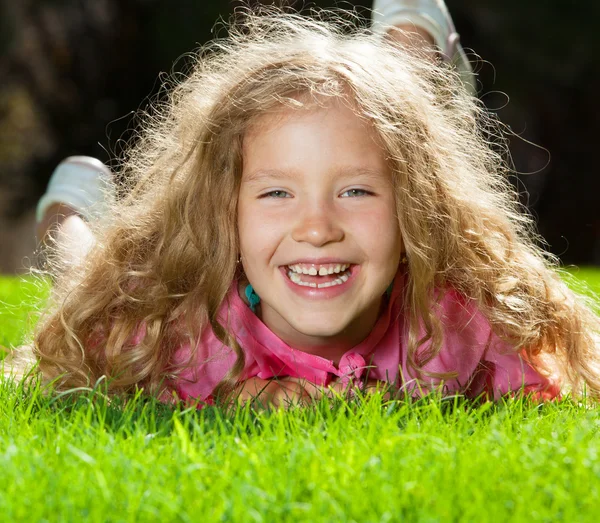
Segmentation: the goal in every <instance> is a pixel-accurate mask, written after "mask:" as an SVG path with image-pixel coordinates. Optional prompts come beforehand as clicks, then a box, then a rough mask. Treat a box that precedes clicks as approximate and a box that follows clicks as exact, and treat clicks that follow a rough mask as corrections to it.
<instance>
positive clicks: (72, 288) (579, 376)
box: [34, 13, 600, 404]
mask: <svg viewBox="0 0 600 523" xmlns="http://www.w3.org/2000/svg"><path fill="white" fill-rule="evenodd" d="M347 31H348V24H347V23H344V22H343V21H342V22H339V21H338V22H335V23H334V22H326V21H311V20H309V19H304V18H301V17H298V16H294V15H290V14H281V13H275V14H270V15H269V14H267V15H264V14H263V15H262V16H254V15H250V16H249V17H248V18H247V19H246V20H245V23H244V25H243V26H242V27H237V28H236V27H234V28H232V30H231V36H230V38H229V39H228V40H224V41H216V42H213V43H212V44H210V45H209V46H207V47H206V48H205V49H204V51H203V52H202V54H201V55H199V57H198V61H197V63H196V66H195V67H194V69H193V71H192V72H191V74H190V75H189V77H188V78H187V79H186V80H185V81H183V82H182V83H180V84H179V85H177V86H175V87H174V88H173V90H172V92H171V95H170V100H169V103H168V104H167V105H166V106H161V107H160V111H158V109H157V111H156V112H154V113H151V114H150V115H149V116H148V117H147V118H146V122H145V125H144V127H143V129H142V131H141V132H140V136H139V140H138V141H137V143H136V145H135V146H134V147H133V148H132V150H131V151H130V153H129V155H128V157H127V159H126V161H125V163H124V165H123V173H124V175H125V176H124V179H126V180H128V181H129V182H130V183H131V187H124V188H121V189H122V193H123V194H125V196H124V197H123V198H122V199H121V200H120V201H116V202H114V203H113V208H112V211H111V212H110V213H109V215H108V218H106V219H104V220H101V221H99V222H97V223H95V224H92V225H91V226H92V227H93V228H94V229H95V230H94V237H95V238H96V239H97V240H96V244H95V245H94V246H93V247H92V248H91V251H90V252H89V254H87V255H86V256H85V258H84V259H83V260H82V261H81V262H80V263H71V264H69V265H68V266H67V267H64V268H62V269H61V271H60V272H58V273H57V275H56V290H55V296H54V298H53V302H54V307H53V308H52V309H51V310H50V311H49V313H48V314H47V316H46V317H45V318H43V320H42V321H41V322H40V324H39V328H38V332H37V335H36V337H35V343H34V352H35V355H36V356H37V359H38V360H39V369H40V371H41V373H42V375H43V376H44V378H46V379H48V380H52V379H56V380H57V381H56V383H57V385H58V386H59V387H62V388H69V387H78V386H86V385H90V384H93V383H95V382H96V381H97V380H98V379H100V378H101V377H102V376H106V377H107V383H108V386H109V387H110V390H112V391H114V392H127V391H130V390H132V389H134V388H136V387H143V388H144V389H145V390H147V391H148V392H151V393H158V394H162V396H163V397H171V398H172V397H175V398H180V399H184V400H197V401H199V402H212V401H214V400H216V399H218V398H226V397H231V395H234V396H235V397H239V398H241V399H242V400H246V399H249V398H251V397H255V396H260V397H261V398H263V399H264V400H265V401H269V402H272V403H275V404H278V403H281V402H282V401H283V400H284V399H287V400H302V399H309V398H316V397H318V396H319V395H320V394H323V393H324V392H326V391H328V390H331V389H333V390H336V391H338V392H344V391H348V390H353V389H354V388H355V387H358V388H361V387H364V386H365V385H366V386H369V387H371V386H378V385H379V383H382V384H392V385H394V386H395V387H397V388H399V389H400V390H401V391H403V392H404V393H407V394H410V395H421V394H424V393H426V392H428V391H432V390H438V389H440V388H441V389H442V391H443V392H445V393H448V394H454V393H460V394H465V395H467V396H468V397H476V396H479V395H482V394H484V395H487V396H488V397H490V398H498V397H500V396H502V395H504V394H508V393H519V392H524V393H533V394H535V395H537V396H538V397H540V398H553V397H556V396H557V395H558V394H559V393H560V391H561V389H569V390H572V391H574V392H577V393H578V392H580V391H581V390H582V387H583V386H584V385H586V386H587V390H588V393H590V394H592V395H597V394H598V393H600V377H599V375H598V370H597V369H598V345H597V339H598V338H597V336H598V332H599V320H598V317H597V316H595V314H594V313H593V312H592V310H591V309H590V308H589V307H588V306H586V304H585V303H584V299H583V298H582V297H580V296H577V295H575V294H574V293H573V292H571V291H570V290H569V289H568V288H567V287H566V286H565V284H564V283H563V282H562V281H561V279H560V278H559V277H558V275H557V274H556V272H555V271H554V270H553V267H552V266H553V263H554V261H553V260H550V259H549V257H548V256H547V255H545V254H544V253H543V252H541V251H540V250H539V249H538V248H537V247H536V246H535V244H534V241H533V239H534V238H535V235H534V233H533V232H532V226H531V222H530V219H529V218H528V217H526V216H524V215H523V214H521V213H520V212H519V208H518V204H517V198H516V195H515V193H514V190H513V189H512V188H511V187H510V185H509V183H508V182H507V180H506V176H507V174H508V173H509V169H508V168H507V166H506V164H505V163H504V162H503V161H502V159H501V157H500V156H499V155H498V153H497V150H498V146H497V144H496V146H495V147H492V146H491V145H490V144H489V140H490V139H491V138H492V137H493V136H494V135H493V129H492V128H491V127H490V126H489V125H488V124H489V121H488V120H487V119H486V117H485V114H484V112H483V110H482V109H481V108H480V106H479V105H478V103H477V102H476V100H475V99H474V98H472V97H471V96H470V95H469V94H468V93H467V91H466V90H465V88H464V86H463V85H462V84H461V82H460V80H459V78H458V76H457V75H455V74H453V73H452V72H451V71H450V70H449V69H447V68H444V67H441V66H438V65H436V64H435V63H434V62H433V61H431V60H428V59H418V58H417V57H415V56H414V53H407V52H405V51H403V50H402V49H401V48H399V47H397V46H394V45H392V44H390V43H386V42H385V41H383V40H382V39H381V38H380V37H379V36H377V35H372V34H369V32H368V31H365V30H358V31H355V32H353V33H352V34H346V33H347ZM69 219H70V220H75V221H76V227H79V230H80V233H81V234H83V235H84V236H85V235H86V234H90V233H88V232H85V231H87V226H85V225H84V222H82V221H81V220H80V218H78V217H76V216H71V217H70V218H69Z"/></svg>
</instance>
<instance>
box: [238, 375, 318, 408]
mask: <svg viewBox="0 0 600 523" xmlns="http://www.w3.org/2000/svg"><path fill="white" fill-rule="evenodd" d="M323 390H324V389H323V388H322V387H318V386H317V385H315V384H314V383H310V382H309V381H306V380H305V379H301V378H291V377H285V378H273V379H270V380H263V379H260V378H250V379H247V380H246V381H244V382H242V383H240V384H239V385H238V386H237V387H236V389H235V390H234V392H233V394H232V399H233V400H235V401H237V402H238V403H241V404H242V405H243V404H245V403H247V402H248V401H256V402H258V404H259V405H261V406H264V407H266V406H267V405H271V406H273V407H279V406H283V407H285V408H288V407H291V406H294V405H307V404H309V403H311V402H312V401H316V400H318V399H319V398H320V397H321V396H322V394H323Z"/></svg>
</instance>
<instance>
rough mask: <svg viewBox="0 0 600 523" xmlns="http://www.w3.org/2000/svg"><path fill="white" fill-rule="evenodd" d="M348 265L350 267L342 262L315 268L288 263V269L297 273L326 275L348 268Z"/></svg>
mask: <svg viewBox="0 0 600 523" xmlns="http://www.w3.org/2000/svg"><path fill="white" fill-rule="evenodd" d="M348 267H350V265H349V264H347V263H344V264H339V263H338V264H335V265H328V266H324V265H321V266H319V267H318V268H317V266H315V265H313V266H311V267H301V266H300V265H288V269H289V270H290V271H293V272H296V273H298V274H308V275H310V276H316V275H317V274H318V275H320V276H326V275H327V274H333V273H334V272H335V273H339V272H344V271H345V270H347V269H348Z"/></svg>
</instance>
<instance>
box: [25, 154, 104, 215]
mask: <svg viewBox="0 0 600 523" xmlns="http://www.w3.org/2000/svg"><path fill="white" fill-rule="evenodd" d="M114 197H115V188H114V183H113V180H112V173H111V172H110V169H109V168H108V167H107V166H106V165H104V164H103V163H102V162H101V161H100V160H98V159H96V158H92V157H90V156H69V157H68V158H65V159H64V160H63V161H62V162H60V163H59V164H58V166H57V167H56V169H54V172H53V173H52V176H51V177H50V181H49V182H48V188H47V189H46V193H45V194H44V195H43V196H42V197H41V198H40V201H39V202H38V205H37V210H36V218H37V221H38V223H39V222H41V221H42V219H43V218H44V215H45V214H46V211H47V210H48V208H49V207H50V206H51V205H54V204H57V203H62V204H64V205H67V206H69V207H71V208H72V209H73V210H75V211H77V213H78V214H80V215H81V216H82V217H83V218H84V219H85V220H87V221H92V220H95V219H97V218H99V217H100V216H102V215H104V214H106V212H107V210H108V202H109V201H110V200H111V199H114Z"/></svg>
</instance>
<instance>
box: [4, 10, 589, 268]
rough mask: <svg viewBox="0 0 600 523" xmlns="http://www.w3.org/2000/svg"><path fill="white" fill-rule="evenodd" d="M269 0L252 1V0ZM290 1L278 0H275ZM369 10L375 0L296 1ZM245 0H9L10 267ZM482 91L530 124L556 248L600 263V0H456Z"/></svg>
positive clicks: (530, 176) (539, 187) (515, 119)
mask: <svg viewBox="0 0 600 523" xmlns="http://www.w3.org/2000/svg"><path fill="white" fill-rule="evenodd" d="M254 3H258V2H256V1H254V2H252V1H246V4H254ZM262 3H265V4H267V3H268V4H271V3H273V2H266V1H265V2H262ZM275 3H277V2H275ZM285 3H286V5H290V4H291V5H293V6H294V7H297V8H299V9H301V8H302V7H303V6H304V7H306V6H310V5H312V6H319V7H334V6H337V7H352V6H356V7H357V8H358V9H360V10H362V12H363V13H364V14H365V16H367V15H368V13H366V11H365V9H366V8H368V7H370V6H371V1H370V0H360V1H353V2H340V1H337V2H335V1H325V0H323V1H318V0H317V1H312V2H310V3H309V2H306V1H298V2H293V1H289V0H288V1H287V2H285ZM239 5H241V2H237V1H231V0H18V1H16V0H0V273H15V272H23V271H24V270H25V267H27V266H28V265H29V264H30V262H29V259H30V258H29V257H30V255H31V253H32V252H33V250H34V249H35V238H34V223H35V206H36V203H37V200H38V199H39V197H40V196H41V195H42V194H43V192H44V190H45V187H46V184H47V182H48V179H49V177H50V174H51V173H52V170H53V168H54V167H55V166H56V164H57V163H58V162H59V161H60V160H61V159H62V158H64V157H65V156H69V155H74V154H85V155H91V156H96V157H98V158H100V159H101V160H102V161H105V162H108V163H110V161H111V159H113V158H114V157H115V156H117V155H118V154H119V152H120V151H121V150H122V147H123V143H124V142H125V141H127V140H129V139H130V129H131V126H132V115H133V112H134V111H136V110H138V109H143V108H144V107H145V106H146V105H147V104H148V102H149V99H150V98H152V97H155V96H156V95H157V93H159V89H160V85H161V80H160V78H159V74H161V73H163V74H164V73H171V72H173V71H179V70H183V69H185V65H186V57H185V53H188V52H189V51H191V50H193V49H194V48H197V47H198V46H199V45H201V44H202V43H204V42H206V41H207V40H209V39H211V38H213V37H214V36H215V35H219V36H225V34H226V30H225V29H223V25H222V24H221V27H220V29H219V27H218V26H217V27H216V28H215V23H216V22H217V21H218V20H219V18H221V19H223V20H228V19H229V17H230V16H231V13H232V12H233V10H234V8H235V7H238V6H239ZM447 5H448V7H449V9H450V11H451V13H452V15H453V18H454V21H455V24H456V26H457V29H458V31H459V33H460V34H461V40H462V43H463V45H464V46H465V47H466V48H469V49H472V50H473V51H474V52H476V53H477V54H478V55H479V57H480V58H479V60H478V63H477V65H476V69H477V70H478V71H479V83H480V86H479V91H480V96H481V99H482V100H483V101H484V103H485V104H486V105H487V106H488V107H489V108H490V109H491V110H492V111H494V112H496V113H497V114H498V116H499V118H500V120H501V121H502V122H504V123H505V124H507V125H508V126H510V128H511V129H512V131H513V132H514V133H515V134H516V136H515V137H513V138H512V139H511V143H510V147H511V154H512V157H513V161H514V164H515V168H516V171H517V172H518V173H519V174H518V175H517V176H515V178H514V182H515V184H517V186H518V188H519V190H520V192H521V193H522V198H523V202H524V203H525V204H526V205H527V206H528V208H529V209H530V211H531V213H532V214H533V216H534V217H535V219H536V222H537V224H538V228H539V232H540V233H541V235H542V236H543V237H544V238H545V240H546V242H547V244H548V245H547V248H548V250H550V251H551V252H553V253H554V254H556V255H558V256H559V257H560V258H561V260H562V261H563V262H564V263H565V264H578V265H593V264H595V265H600V211H599V210H598V205H599V203H600V177H599V174H600V173H599V169H598V164H597V160H596V157H595V156H594V155H595V154H596V153H597V152H599V149H600V144H598V138H599V129H600V126H599V124H600V110H599V109H598V104H597V102H598V93H599V92H600V67H599V66H600V53H599V51H600V36H599V34H600V33H599V31H598V21H599V20H600V2H598V0H526V1H524V0H447Z"/></svg>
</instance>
